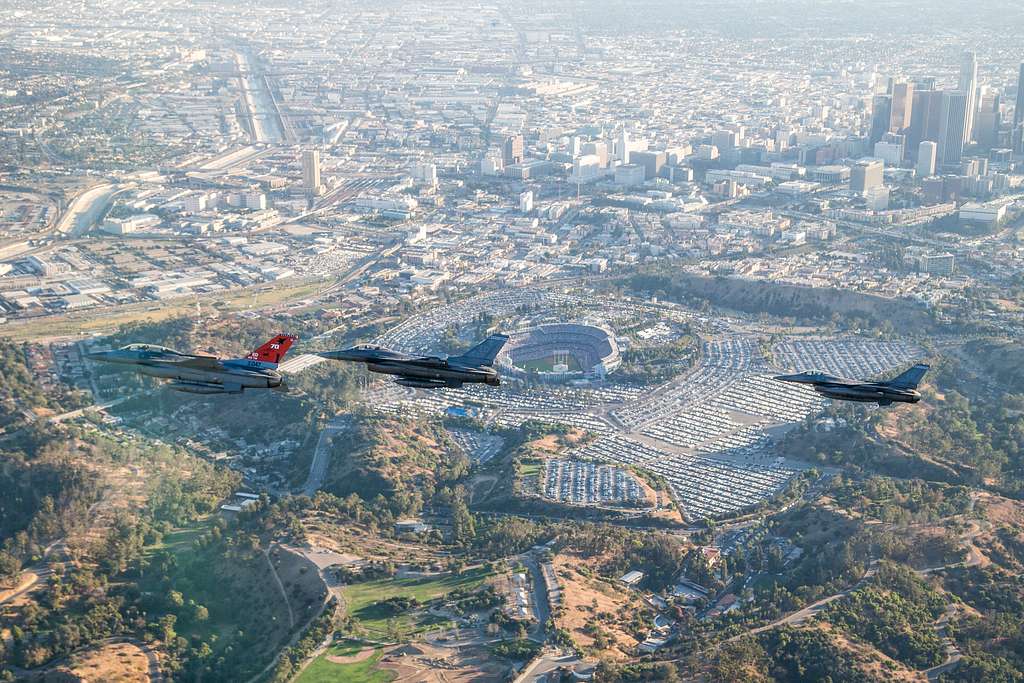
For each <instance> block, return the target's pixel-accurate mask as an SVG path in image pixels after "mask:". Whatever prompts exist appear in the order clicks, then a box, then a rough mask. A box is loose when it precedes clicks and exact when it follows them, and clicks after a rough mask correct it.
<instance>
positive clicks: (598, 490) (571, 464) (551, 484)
mask: <svg viewBox="0 0 1024 683" xmlns="http://www.w3.org/2000/svg"><path fill="white" fill-rule="evenodd" d="M542 486H543V491H544V496H545V497H547V498H551V499H552V500H557V501H560V502H563V503H572V504H576V505H623V504H630V505H635V504H637V503H639V502H641V501H643V500H644V498H645V497H644V493H643V489H641V488H640V482H639V481H637V478H636V477H634V476H633V475H632V474H630V473H629V472H627V471H626V470H624V469H622V468H621V467H614V466H611V465H601V464H595V463H592V462H581V461H579V460H548V461H547V463H546V466H545V468H544V481H543V485H542Z"/></svg>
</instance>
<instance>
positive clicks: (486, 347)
mask: <svg viewBox="0 0 1024 683" xmlns="http://www.w3.org/2000/svg"><path fill="white" fill-rule="evenodd" d="M507 341H508V336H507V335H504V334H492V335H491V336H490V337H488V338H487V339H485V340H483V341H482V342H480V343H479V344H477V345H476V346H474V347H473V348H471V349H470V350H469V351H466V352H465V353H464V354H462V355H461V356H448V357H447V358H440V357H438V356H410V355H408V354H405V353H401V352H399V351H391V350H389V349H383V348H381V347H379V346H370V345H363V346H356V347H353V348H351V349H344V350H341V351H325V352H323V353H320V354H317V355H319V356H321V357H323V358H328V359H330V360H347V361H354V362H356V363H366V367H367V369H368V370H369V371H370V372H379V373H382V374H385V375H396V378H395V382H397V383H398V384H401V385H402V386H405V387H416V388H418V389H441V388H444V387H449V388H453V389H455V388H458V387H461V386H462V385H463V384H465V383H467V382H468V383H471V384H472V383H476V384H489V385H491V386H493V387H496V386H498V385H499V384H501V380H500V379H499V378H498V371H497V370H495V369H494V367H493V365H494V358H495V357H496V356H497V355H498V352H499V351H501V347H503V346H504V345H505V342H507Z"/></svg>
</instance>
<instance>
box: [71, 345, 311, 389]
mask: <svg viewBox="0 0 1024 683" xmlns="http://www.w3.org/2000/svg"><path fill="white" fill-rule="evenodd" d="M295 340H296V337H291V336H288V335H286V334H282V335H278V336H276V337H274V338H273V339H271V340H270V341H268V342H267V343H266V344H263V345H262V346H260V347H259V348H257V349H255V350H254V351H253V352H252V353H250V354H249V355H248V356H246V357H245V358H230V359H220V358H214V357H213V356H203V355H197V354H190V353H180V352H178V351H175V350H173V349H168V348H166V347H163V346H155V345H153V344H129V345H128V346H124V347H122V348H120V349H114V350H111V351H96V352H94V353H90V354H88V356H89V358H91V359H93V360H98V361H102V362H104V363H122V364H125V365H131V366H133V367H134V368H135V370H136V372H139V373H140V374H143V375H149V376H150V377H158V378H160V379H169V380H171V382H170V384H169V385H168V386H170V388H171V389H174V390H175V391H183V392H185V393H188V394H240V393H242V392H243V391H245V390H246V389H276V390H278V391H287V387H286V386H285V383H284V379H283V378H282V377H281V373H279V372H278V371H277V365H278V363H280V362H281V359H282V358H284V355H285V354H286V353H288V349H289V348H291V345H292V344H293V343H295Z"/></svg>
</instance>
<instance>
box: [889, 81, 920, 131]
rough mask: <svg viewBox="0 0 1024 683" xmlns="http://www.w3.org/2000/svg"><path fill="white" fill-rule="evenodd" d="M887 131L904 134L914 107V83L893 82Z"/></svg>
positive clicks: (908, 126)
mask: <svg viewBox="0 0 1024 683" xmlns="http://www.w3.org/2000/svg"><path fill="white" fill-rule="evenodd" d="M890 109H891V114H890V116H889V132H890V133H900V134H905V133H906V132H907V129H908V128H910V120H911V114H912V113H913V109H914V84H913V83H893V86H892V105H891V107H890Z"/></svg>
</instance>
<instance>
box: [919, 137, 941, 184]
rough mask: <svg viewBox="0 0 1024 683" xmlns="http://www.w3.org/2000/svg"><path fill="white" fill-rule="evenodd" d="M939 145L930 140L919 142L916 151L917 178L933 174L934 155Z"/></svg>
mask: <svg viewBox="0 0 1024 683" xmlns="http://www.w3.org/2000/svg"><path fill="white" fill-rule="evenodd" d="M938 149H939V146H938V145H936V144H935V143H934V142H932V141H931V140H925V141H924V142H922V143H921V145H920V148H919V149H918V151H917V175H918V177H919V178H927V177H928V176H932V175H935V157H936V155H937V154H938Z"/></svg>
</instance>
